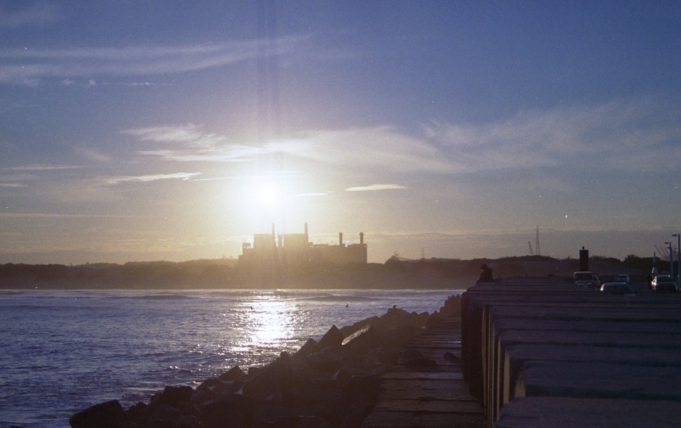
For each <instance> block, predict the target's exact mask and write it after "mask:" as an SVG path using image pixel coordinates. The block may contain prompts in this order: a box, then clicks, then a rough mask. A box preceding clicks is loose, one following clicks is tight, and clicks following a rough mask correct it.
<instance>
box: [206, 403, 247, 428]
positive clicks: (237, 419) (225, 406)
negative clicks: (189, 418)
mask: <svg viewBox="0 0 681 428" xmlns="http://www.w3.org/2000/svg"><path fill="white" fill-rule="evenodd" d="M253 409H254V405H253V401H252V400H251V399H249V398H248V397H245V396H242V395H232V396H230V397H226V398H223V399H221V400H218V401H213V402H211V403H208V404H207V405H206V406H204V407H203V408H202V409H201V410H202V411H201V414H202V417H201V427H202V428H224V427H243V428H249V427H252V426H253V413H254V412H253Z"/></svg>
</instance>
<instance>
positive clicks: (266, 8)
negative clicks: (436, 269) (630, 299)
mask: <svg viewBox="0 0 681 428" xmlns="http://www.w3.org/2000/svg"><path fill="white" fill-rule="evenodd" d="M680 72H681V6H680V5H679V4H678V2H626V1H612V2H608V1H599V2H510V1H504V2H477V1H476V2H464V1H456V2H444V1H442V2H436V1H424V2H413V1H405V2H395V1H390V2H380V1H375V2H313V1H310V2H298V1H281V2H264V3H261V5H260V6H259V5H258V4H257V2H223V1H197V2H190V3H189V2H173V1H144V2H136V1H115V2H114V1H110V2H103V1H93V2H69V1H64V2H60V1H49V2H48V1H44V2H41V1H37V2H34V1H22V2H16V1H0V154H1V156H0V262H40V263H46V262H60V263H84V262H98V261H112V262H123V261H128V260H158V259H166V260H187V259H193V258H216V257H222V256H236V255H238V253H239V252H240V248H241V243H242V242H247V241H248V240H249V239H250V236H251V235H252V234H253V233H255V232H263V231H268V230H269V228H270V224H271V223H273V222H274V223H276V224H277V229H278V230H279V231H282V232H292V233H295V232H301V231H302V229H303V223H305V222H308V223H309V224H310V232H311V235H312V239H313V241H315V242H317V243H329V242H333V241H335V239H336V236H337V233H338V232H339V231H343V232H345V235H346V241H353V240H355V241H356V240H357V234H358V233H359V232H360V231H363V232H365V234H366V237H367V241H368V243H369V257H370V259H371V260H372V261H377V262H382V261H384V260H385V259H387V258H388V257H389V256H390V255H392V254H393V253H394V252H397V253H399V254H400V255H402V256H405V257H420V256H421V254H422V253H424V254H425V255H426V257H458V258H472V257H501V256H510V255H524V254H527V253H528V251H529V249H528V241H532V242H533V243H534V236H535V229H536V227H539V230H540V238H541V250H542V254H546V255H552V256H555V257H566V256H573V257H574V256H576V255H577V251H578V249H579V248H580V247H581V246H582V245H584V246H586V247H587V248H589V249H591V251H592V253H596V254H600V255H607V256H615V257H620V258H623V257H625V256H626V255H628V254H638V255H642V256H648V255H650V254H652V251H653V249H654V248H655V246H661V245H662V243H663V242H664V241H666V240H670V239H671V234H672V233H676V232H678V231H680V230H681V221H679V215H678V213H679V211H681V193H680V190H681V189H680V188H679V184H678V183H679V182H680V178H681V173H680V172H679V168H678V166H679V165H680V164H681V120H679V119H680V118H681V83H680V82H681V79H679V77H678V76H679V73H680Z"/></svg>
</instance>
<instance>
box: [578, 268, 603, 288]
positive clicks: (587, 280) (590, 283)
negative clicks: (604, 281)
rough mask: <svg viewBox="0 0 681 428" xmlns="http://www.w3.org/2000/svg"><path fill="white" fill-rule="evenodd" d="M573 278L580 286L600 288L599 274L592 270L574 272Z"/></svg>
mask: <svg viewBox="0 0 681 428" xmlns="http://www.w3.org/2000/svg"><path fill="white" fill-rule="evenodd" d="M572 279H573V280H574V282H575V285H576V286H578V287H587V288H598V286H599V285H600V281H599V279H598V275H596V274H595V273H593V272H590V271H577V272H574V273H573V274H572Z"/></svg>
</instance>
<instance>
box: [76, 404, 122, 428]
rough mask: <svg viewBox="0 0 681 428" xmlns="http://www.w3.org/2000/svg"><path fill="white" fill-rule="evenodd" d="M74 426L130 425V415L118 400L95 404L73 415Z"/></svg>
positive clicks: (106, 427) (110, 427)
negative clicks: (128, 415) (127, 414)
mask: <svg viewBox="0 0 681 428" xmlns="http://www.w3.org/2000/svg"><path fill="white" fill-rule="evenodd" d="M69 423H70V424H71V427H73V428H98V427H99V428H124V427H128V426H130V424H129V422H128V417H127V416H126V414H125V411H124V410H123V407H121V403H119V402H118V400H111V401H106V402H104V403H100V404H95V405H94V406H91V407H88V408H87V409H85V410H83V411H81V412H78V413H76V414H75V415H73V416H71V418H70V419H69Z"/></svg>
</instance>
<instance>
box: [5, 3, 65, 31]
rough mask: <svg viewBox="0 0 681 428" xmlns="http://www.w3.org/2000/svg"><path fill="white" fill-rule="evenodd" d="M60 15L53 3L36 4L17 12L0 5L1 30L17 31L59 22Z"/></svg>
mask: <svg viewBox="0 0 681 428" xmlns="http://www.w3.org/2000/svg"><path fill="white" fill-rule="evenodd" d="M60 15H61V14H60V11H59V9H58V8H57V6H56V5H54V4H53V3H36V4H33V5H30V6H28V7H26V8H22V9H16V10H11V9H10V8H8V7H3V6H2V5H0V28H5V29H16V28H20V27H25V26H36V25H43V24H48V23H50V22H54V21H56V20H58V19H59V17H60Z"/></svg>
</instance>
